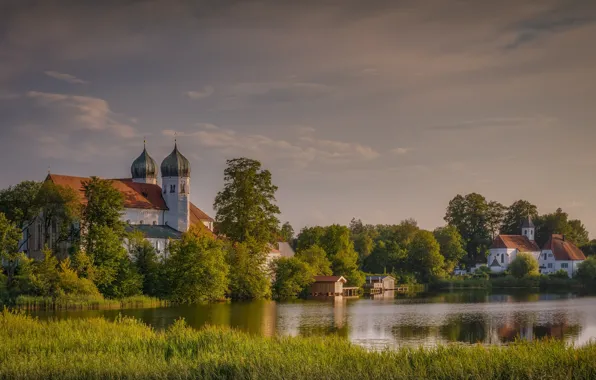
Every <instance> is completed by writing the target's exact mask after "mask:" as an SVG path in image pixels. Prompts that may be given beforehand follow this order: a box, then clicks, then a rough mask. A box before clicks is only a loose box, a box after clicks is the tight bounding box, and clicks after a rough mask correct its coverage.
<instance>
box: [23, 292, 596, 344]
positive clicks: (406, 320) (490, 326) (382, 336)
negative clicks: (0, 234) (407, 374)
mask: <svg viewBox="0 0 596 380" xmlns="http://www.w3.org/2000/svg"><path fill="white" fill-rule="evenodd" d="M119 313H122V314H123V315H128V316H133V317H136V318H140V319H141V320H143V321H144V322H145V323H148V324H150V325H152V326H154V327H155V328H158V329H163V328H167V327H168V326H169V325H170V324H172V323H173V322H174V321H175V320H176V319H177V318H180V317H183V318H184V319H185V320H186V321H187V322H188V324H189V325H191V326H193V327H197V328H199V327H201V326H203V325H206V324H209V325H223V326H231V327H234V328H238V329H241V330H244V331H247V332H249V333H252V334H261V335H266V336H272V335H275V334H280V335H302V336H310V335H337V336H340V337H344V338H346V339H349V340H350V341H352V342H354V343H356V344H359V345H362V346H365V347H367V348H372V349H384V348H394V347H399V346H403V345H414V346H419V345H424V346H432V345H435V344H437V343H449V342H460V343H476V342H484V343H488V344H503V343H507V342H511V341H513V340H515V339H516V338H522V339H538V338H543V337H553V338H556V339H562V340H565V341H566V342H570V343H574V344H585V343H586V342H588V341H589V340H590V339H595V340H596V297H577V296H574V295H571V294H562V295H561V294H557V295H555V294H489V293H485V292H480V293H479V292H462V293H443V294H436V295H423V296H416V297H413V298H403V297H398V298H394V297H393V294H391V293H388V294H385V295H384V297H378V298H376V299H366V298H361V299H349V300H346V299H343V300H340V299H336V300H329V301H296V302H289V303H276V302H273V301H260V302H250V303H225V304H214V305H195V306H180V307H170V308H158V309H132V310H121V311H119V310H116V311H114V310H93V311H74V312H59V313H47V312H45V313H44V312H39V313H36V314H35V315H37V316H39V317H40V318H42V319H44V318H50V317H52V318H87V317H96V316H102V317H105V318H109V319H113V318H116V316H118V314H119Z"/></svg>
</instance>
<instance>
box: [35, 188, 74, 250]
mask: <svg viewBox="0 0 596 380" xmlns="http://www.w3.org/2000/svg"><path fill="white" fill-rule="evenodd" d="M36 202H37V205H38V206H39V210H40V217H41V222H42V224H43V231H44V240H43V241H44V245H47V246H50V247H53V248H55V247H56V246H57V244H58V243H60V242H63V241H69V240H73V238H74V235H75V231H73V229H72V226H73V223H74V222H75V221H76V220H77V219H78V217H79V211H80V203H79V199H78V196H77V194H76V192H75V191H74V190H73V189H71V188H68V187H63V186H60V185H56V184H55V183H54V182H52V181H45V182H44V183H43V184H42V185H41V188H40V189H39V192H38V193H37V197H36ZM52 231H53V233H52ZM52 235H53V240H52V241H50V238H51V237H52Z"/></svg>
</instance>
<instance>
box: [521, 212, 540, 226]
mask: <svg viewBox="0 0 596 380" xmlns="http://www.w3.org/2000/svg"><path fill="white" fill-rule="evenodd" d="M521 227H522V228H535V227H536V226H534V222H532V217H531V216H530V214H528V216H527V217H526V218H524V220H523V221H522V224H521Z"/></svg>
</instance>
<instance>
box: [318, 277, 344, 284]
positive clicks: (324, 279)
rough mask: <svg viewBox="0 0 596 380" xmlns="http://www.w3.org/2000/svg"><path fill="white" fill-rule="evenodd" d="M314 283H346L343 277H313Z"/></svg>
mask: <svg viewBox="0 0 596 380" xmlns="http://www.w3.org/2000/svg"><path fill="white" fill-rule="evenodd" d="M314 279H315V282H338V281H341V282H343V283H346V282H348V280H346V279H345V278H344V277H343V276H315V277H314Z"/></svg>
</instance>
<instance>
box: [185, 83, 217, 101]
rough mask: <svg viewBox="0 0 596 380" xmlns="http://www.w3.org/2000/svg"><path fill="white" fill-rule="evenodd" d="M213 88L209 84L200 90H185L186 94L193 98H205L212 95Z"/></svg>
mask: <svg viewBox="0 0 596 380" xmlns="http://www.w3.org/2000/svg"><path fill="white" fill-rule="evenodd" d="M213 92H214V89H213V87H211V86H205V87H203V89H202V90H200V91H187V92H186V96H187V97H189V98H190V99H193V100H199V99H205V98H208V97H210V96H211V95H213Z"/></svg>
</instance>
